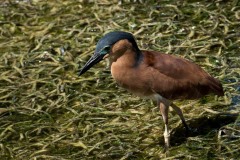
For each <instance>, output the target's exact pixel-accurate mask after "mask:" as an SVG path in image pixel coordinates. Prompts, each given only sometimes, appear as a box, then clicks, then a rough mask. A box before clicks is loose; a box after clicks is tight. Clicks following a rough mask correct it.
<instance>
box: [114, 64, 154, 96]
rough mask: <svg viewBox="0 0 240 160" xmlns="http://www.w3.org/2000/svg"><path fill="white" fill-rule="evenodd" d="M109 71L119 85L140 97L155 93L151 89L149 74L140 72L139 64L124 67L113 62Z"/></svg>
mask: <svg viewBox="0 0 240 160" xmlns="http://www.w3.org/2000/svg"><path fill="white" fill-rule="evenodd" d="M111 73H112V76H113V78H114V79H115V81H116V82H117V83H118V85H119V86H121V87H123V88H125V89H127V90H128V91H129V92H131V93H134V94H135V95H138V96H141V97H151V96H152V95H154V94H155V93H154V92H153V91H152V89H151V79H150V78H149V75H146V74H145V72H142V70H141V66H138V67H126V66H122V65H121V64H118V63H115V62H113V63H112V65H111Z"/></svg>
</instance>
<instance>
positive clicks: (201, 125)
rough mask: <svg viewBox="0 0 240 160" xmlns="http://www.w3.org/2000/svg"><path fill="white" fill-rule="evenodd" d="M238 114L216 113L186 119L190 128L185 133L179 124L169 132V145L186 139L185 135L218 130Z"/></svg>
mask: <svg viewBox="0 0 240 160" xmlns="http://www.w3.org/2000/svg"><path fill="white" fill-rule="evenodd" d="M237 117H238V114H224V115H223V114H218V115H214V116H211V117H209V116H203V117H200V118H196V119H192V120H191V121H188V122H187V123H188V125H189V127H190V128H191V130H190V131H189V132H188V134H186V130H185V128H184V127H183V126H182V125H180V126H178V127H176V128H174V129H173V130H172V132H171V146H178V145H181V144H182V143H184V142H185V141H186V140H187V137H195V136H199V135H207V134H209V133H210V132H212V131H213V130H219V129H220V128H221V127H223V126H225V125H227V124H230V123H233V122H235V121H236V119H237Z"/></svg>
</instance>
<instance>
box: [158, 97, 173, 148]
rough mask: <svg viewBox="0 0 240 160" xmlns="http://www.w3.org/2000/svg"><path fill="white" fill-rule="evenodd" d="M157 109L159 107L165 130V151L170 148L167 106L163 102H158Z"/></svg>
mask: <svg viewBox="0 0 240 160" xmlns="http://www.w3.org/2000/svg"><path fill="white" fill-rule="evenodd" d="M159 107H160V111H161V114H162V118H163V122H164V124H165V130H164V134H163V136H164V142H165V151H166V150H167V149H168V148H169V146H170V133H169V129H168V109H169V105H166V104H165V103H163V102H159Z"/></svg>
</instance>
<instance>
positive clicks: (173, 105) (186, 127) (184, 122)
mask: <svg viewBox="0 0 240 160" xmlns="http://www.w3.org/2000/svg"><path fill="white" fill-rule="evenodd" d="M170 106H171V107H172V108H173V109H174V110H175V111H176V112H177V114H178V115H179V117H180V119H181V120H182V123H183V125H184V127H185V129H186V134H188V132H189V130H190V128H189V127H188V125H187V123H186V121H185V118H184V116H183V113H182V110H181V109H180V108H179V107H178V106H176V105H175V104H174V103H171V105H170Z"/></svg>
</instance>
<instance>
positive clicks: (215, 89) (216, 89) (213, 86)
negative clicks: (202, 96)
mask: <svg viewBox="0 0 240 160" xmlns="http://www.w3.org/2000/svg"><path fill="white" fill-rule="evenodd" d="M208 83H209V84H210V85H209V88H210V90H209V91H210V92H212V93H215V94H216V95H218V96H223V95H224V91H223V87H222V84H221V83H220V81H219V80H217V79H215V78H213V77H210V76H209V77H208Z"/></svg>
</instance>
